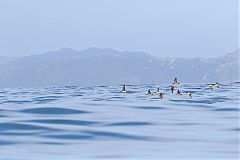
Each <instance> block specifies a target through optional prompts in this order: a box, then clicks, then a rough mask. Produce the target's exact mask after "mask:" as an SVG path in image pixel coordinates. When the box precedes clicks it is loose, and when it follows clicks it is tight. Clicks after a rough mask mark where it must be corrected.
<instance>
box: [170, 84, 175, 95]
mask: <svg viewBox="0 0 240 160" xmlns="http://www.w3.org/2000/svg"><path fill="white" fill-rule="evenodd" d="M170 87H171V92H172V94H173V90H174V86H173V85H171V86H170Z"/></svg>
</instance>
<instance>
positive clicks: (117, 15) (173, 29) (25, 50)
mask: <svg viewBox="0 0 240 160" xmlns="http://www.w3.org/2000/svg"><path fill="white" fill-rule="evenodd" d="M238 6H239V5H238V0H0V56H1V55H5V56H22V55H28V54H37V53H41V52H45V51H49V50H56V49H60V48H63V47H71V48H74V49H76V50H81V49H85V48H88V47H100V48H114V49H117V50H130V51H145V52H147V53H150V54H154V55H159V56H162V57H167V56H168V57H197V56H201V57H214V56H220V55H223V54H225V53H228V52H231V51H233V50H235V49H237V48H238Z"/></svg>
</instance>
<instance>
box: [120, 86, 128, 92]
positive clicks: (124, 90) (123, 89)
mask: <svg viewBox="0 0 240 160" xmlns="http://www.w3.org/2000/svg"><path fill="white" fill-rule="evenodd" d="M121 92H122V93H126V92H127V90H126V85H123V87H122V90H121Z"/></svg>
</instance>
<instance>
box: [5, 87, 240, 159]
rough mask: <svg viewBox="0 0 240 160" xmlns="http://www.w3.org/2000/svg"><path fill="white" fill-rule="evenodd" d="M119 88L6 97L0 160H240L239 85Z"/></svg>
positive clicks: (22, 91)
mask: <svg viewBox="0 0 240 160" xmlns="http://www.w3.org/2000/svg"><path fill="white" fill-rule="evenodd" d="M157 87H160V91H161V92H162V93H163V98H162V99H161V98H160V97H159V96H158V95H156V90H157ZM121 88H122V86H121V85H115V86H88V87H84V86H59V87H58V86H54V87H47V88H5V89H1V90H0V160H79V159H87V160H88V159H110V160H115V159H116V160H128V159H134V160H135V159H136V160H139V159H140V160H141V159H144V160H145V159H146V160H151V159H156V160H159V159H164V160H168V159H169V160H175V159H183V160H188V159H194V160H197V159H201V160H205V159H210V160H211V159H216V160H219V159H234V160H237V159H239V153H240V148H239V133H240V126H239V113H240V105H239V102H240V101H239V100H240V83H237V82H236V83H226V84H222V85H220V87H219V88H214V89H213V90H211V89H209V88H208V86H207V84H191V83H189V84H184V83H183V84H180V85H178V86H177V88H176V89H175V90H174V94H172V93H171V90H170V87H169V85H164V84H163V85H156V84H151V85H126V88H127V91H128V92H127V93H121V92H120V90H121ZM148 89H151V91H152V93H153V95H146V93H147V90H148ZM177 89H179V90H180V91H181V93H182V95H180V96H177V95H175V93H176V92H177ZM188 91H191V92H193V93H192V98H190V97H189V95H188V94H186V92H188Z"/></svg>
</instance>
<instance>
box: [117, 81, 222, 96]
mask: <svg viewBox="0 0 240 160" xmlns="http://www.w3.org/2000/svg"><path fill="white" fill-rule="evenodd" d="M179 84H180V83H179V82H178V80H177V78H175V79H174V81H173V83H172V85H170V86H169V87H170V88H171V93H172V94H173V92H174V89H175V88H176V87H177V85H179ZM208 87H209V88H210V89H211V90H212V91H213V88H219V83H218V82H216V83H209V84H208ZM121 92H122V93H127V90H126V85H123V87H122V90H121ZM192 93H193V92H190V91H189V92H186V94H188V96H189V98H191V99H192ZM156 94H157V95H158V96H159V97H160V99H163V95H164V94H163V93H162V92H160V88H157V92H156ZM146 95H153V93H152V92H151V90H150V89H149V90H148V91H147V93H146ZM176 95H177V96H180V95H182V94H181V92H180V90H179V89H178V90H177V93H176Z"/></svg>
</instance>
